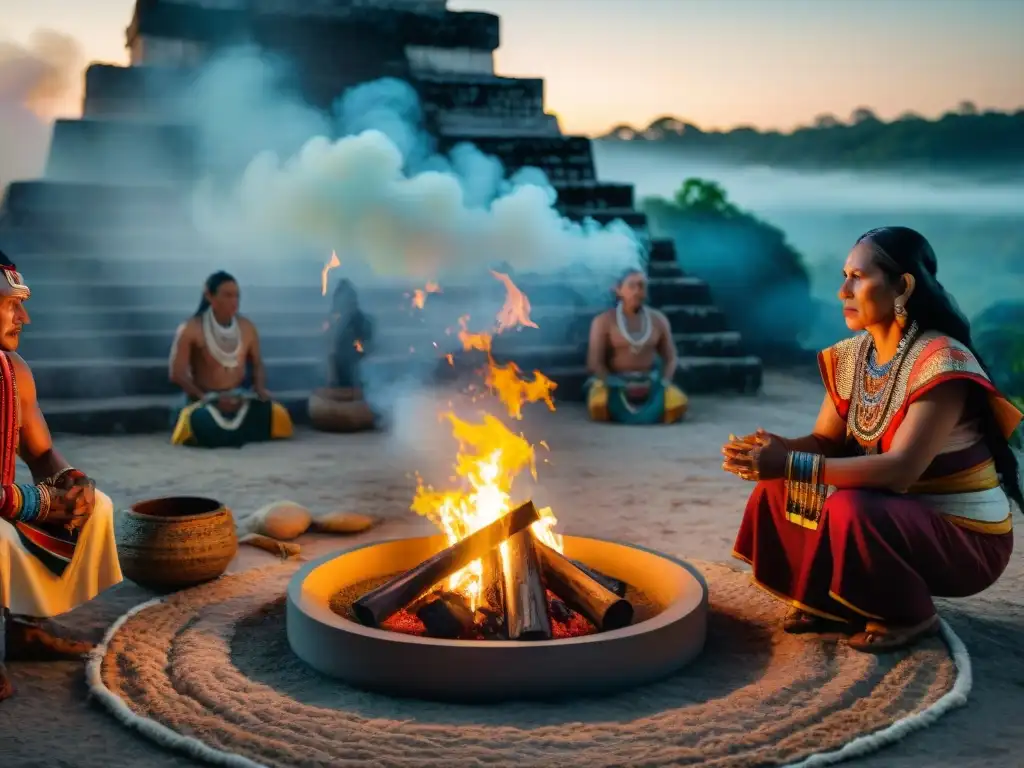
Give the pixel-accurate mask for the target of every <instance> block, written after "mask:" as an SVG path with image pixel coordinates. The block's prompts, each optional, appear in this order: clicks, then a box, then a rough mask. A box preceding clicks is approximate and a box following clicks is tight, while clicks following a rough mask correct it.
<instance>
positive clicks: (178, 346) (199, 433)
mask: <svg viewBox="0 0 1024 768" xmlns="http://www.w3.org/2000/svg"><path fill="white" fill-rule="evenodd" d="M238 298H239V291H238V283H237V282H236V281H235V278H233V277H232V276H231V275H229V274H228V273H227V272H215V273H214V274H212V275H210V276H209V277H208V278H207V280H206V288H205V290H204V291H203V298H202V300H201V301H200V302H199V308H198V309H197V310H196V313H195V315H194V316H192V317H191V318H189V319H188V320H187V321H185V322H184V323H182V324H181V325H180V326H178V330H177V333H176V334H175V337H174V343H173V344H172V345H171V359H170V378H171V381H172V382H174V383H175V384H177V385H178V386H179V387H181V389H182V390H184V392H185V396H186V398H187V404H186V405H185V407H183V408H182V409H181V410H180V411H179V412H178V414H177V416H176V425H175V427H174V433H173V435H172V436H171V442H172V443H173V444H174V445H195V446H201V447H203V448H220V447H225V446H230V447H235V448H238V447H241V446H243V445H245V444H246V443H253V442H262V441H265V440H274V439H281V438H287V437H291V436H292V432H293V429H294V428H293V426H292V420H291V417H290V416H289V415H288V411H287V410H285V408H284V407H283V406H282V405H279V404H278V403H274V402H271V400H270V393H269V392H267V389H266V382H265V379H266V372H265V371H264V368H263V359H262V357H261V356H260V340H259V335H258V334H257V333H256V326H254V325H253V324H252V322H251V321H250V320H249V319H248V318H246V317H242V316H241V315H239V314H238ZM246 364H249V365H251V366H252V382H253V385H252V388H251V389H250V388H248V387H246V386H245V385H246V378H247V377H246Z"/></svg>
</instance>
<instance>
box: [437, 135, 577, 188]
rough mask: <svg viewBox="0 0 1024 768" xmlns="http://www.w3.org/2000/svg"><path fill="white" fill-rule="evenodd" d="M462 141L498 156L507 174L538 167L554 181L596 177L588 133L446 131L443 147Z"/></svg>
mask: <svg viewBox="0 0 1024 768" xmlns="http://www.w3.org/2000/svg"><path fill="white" fill-rule="evenodd" d="M461 142H469V143H470V144H474V145H476V146H477V147H478V148H479V149H480V151H482V152H484V153H485V154H488V155H494V156H495V157H497V158H498V159H499V160H500V161H501V163H502V165H503V166H504V167H505V172H506V173H507V174H512V173H514V172H515V171H518V170H519V169H521V168H527V167H529V168H539V169H541V170H542V171H544V172H545V173H546V174H547V176H548V179H550V180H551V182H552V183H554V184H558V183H561V182H569V181H571V182H578V181H584V182H589V181H595V180H596V174H595V170H594V154H593V150H592V147H591V144H590V139H589V138H587V137H586V136H552V137H534V136H531V137H499V136H487V137H481V136H458V135H447V136H444V137H443V139H442V141H441V149H442V150H443V151H447V150H449V149H451V147H453V146H455V145H456V144H459V143H461Z"/></svg>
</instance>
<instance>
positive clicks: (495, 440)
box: [412, 272, 562, 610]
mask: <svg viewBox="0 0 1024 768" xmlns="http://www.w3.org/2000/svg"><path fill="white" fill-rule="evenodd" d="M492 274H493V275H494V276H495V278H497V279H498V280H501V281H502V282H503V283H504V284H505V290H506V298H505V304H504V306H503V307H502V308H501V311H500V312H499V313H498V315H497V318H496V319H497V325H496V328H495V331H494V333H501V332H503V331H506V330H509V329H510V328H515V327H520V326H526V327H530V328H536V327H537V325H536V324H535V323H533V321H532V320H530V301H529V299H527V298H526V296H525V295H524V294H523V293H522V292H521V291H520V290H519V289H518V288H517V287H516V285H515V283H513V282H512V280H511V279H510V278H509V276H508V275H505V274H502V273H500V272H492ZM458 338H459V341H460V342H461V343H462V348H463V349H464V350H466V351H470V350H477V351H480V352H484V353H486V355H487V370H486V373H485V382H486V384H487V386H488V387H489V388H490V389H491V391H492V392H495V393H496V394H497V395H498V397H499V399H500V400H501V402H502V403H503V404H504V405H505V407H506V409H507V410H508V412H509V415H510V416H511V417H512V418H514V419H521V418H522V407H523V405H524V404H526V403H533V402H543V403H544V404H545V405H547V406H548V408H550V409H551V410H554V409H555V404H554V401H553V399H552V392H553V391H554V389H555V387H556V386H557V385H556V384H555V382H553V381H552V380H551V379H549V378H548V377H546V376H544V375H543V374H542V373H541V372H540V371H534V372H533V375H534V379H533V381H525V380H523V379H522V378H520V375H519V374H520V370H519V367H518V366H516V364H515V363H508V364H507V365H499V364H497V363H496V362H495V361H494V359H493V357H492V356H491V341H492V338H493V336H492V334H491V333H472V332H470V330H469V316H468V315H464V316H462V317H460V318H459V332H458ZM447 357H448V362H449V363H453V359H452V356H451V355H448V356H447ZM443 418H447V419H448V421H449V422H450V423H451V425H452V434H453V436H454V437H455V439H456V441H457V442H458V444H459V450H458V453H457V454H456V459H455V475H456V477H457V478H459V479H460V480H461V481H462V484H463V489H461V490H450V491H438V490H435V489H434V488H432V487H430V486H426V485H424V484H423V482H422V480H420V481H419V483H418V484H417V489H416V495H415V497H414V498H413V502H412V509H413V511H415V512H416V513H418V514H420V515H423V516H424V517H426V518H427V519H429V520H431V521H433V522H434V523H435V524H436V525H437V526H438V527H439V528H440V529H441V530H442V531H443V532H444V535H445V537H446V538H447V540H448V544H449V545H451V544H455V543H456V542H458V541H461V540H462V539H464V538H465V537H466V536H468V535H470V534H471V533H473V532H474V531H477V530H479V529H480V528H483V527H484V526H486V525H489V524H490V523H492V522H494V521H495V520H497V519H498V518H500V517H502V516H503V515H506V514H508V513H509V511H511V509H512V502H511V493H512V484H513V482H514V480H515V478H516V477H517V476H518V475H519V473H520V472H522V471H523V470H524V469H527V468H529V470H530V474H531V476H533V477H534V479H536V476H537V468H536V458H535V455H534V450H533V446H532V445H530V444H529V443H528V442H527V441H526V439H525V438H524V437H523V436H522V435H516V434H514V433H512V432H511V431H510V430H509V429H508V428H507V427H506V426H505V425H504V424H503V423H502V422H501V420H499V419H497V418H495V417H494V416H491V415H489V414H487V415H484V417H483V421H482V422H481V423H479V424H471V423H469V422H466V421H463V420H461V419H459V418H458V417H457V416H455V414H454V413H450V412H449V413H445V414H443ZM541 445H543V446H544V447H545V448H547V445H546V444H545V443H543V442H542V443H541ZM539 511H540V516H541V519H540V520H538V521H537V522H535V523H534V524H533V525H532V527H531V531H532V532H533V535H535V536H536V537H537V539H538V540H539V541H541V542H543V543H545V544H547V545H548V546H550V547H552V548H553V549H555V550H557V551H559V552H561V551H562V537H561V536H560V535H558V534H557V533H555V532H554V530H553V528H554V526H555V524H556V523H557V522H558V521H557V519H556V518H555V516H554V513H553V512H552V511H551V509H550V508H547V507H545V508H543V509H541V510H539ZM499 552H500V553H501V557H502V559H503V561H505V560H507V557H508V543H507V542H503V543H502V544H501V545H500V549H499ZM483 579H484V564H483V561H481V560H476V561H474V562H472V563H470V564H469V565H468V566H466V567H465V568H463V569H462V570H461V571H458V572H457V573H455V574H453V575H452V576H451V577H450V578H449V579H448V589H449V590H450V591H452V592H458V593H460V594H462V595H465V596H466V597H467V598H468V599H469V601H470V604H471V607H472V608H473V609H474V610H475V609H476V607H477V606H478V605H479V603H480V600H481V596H482V591H483V589H484V583H483Z"/></svg>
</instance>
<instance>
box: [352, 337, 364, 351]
mask: <svg viewBox="0 0 1024 768" xmlns="http://www.w3.org/2000/svg"><path fill="white" fill-rule="evenodd" d="M353 346H355V348H356V352H362V351H363V342H361V341H360V340H359V339H356V343H355V344H354V345H353Z"/></svg>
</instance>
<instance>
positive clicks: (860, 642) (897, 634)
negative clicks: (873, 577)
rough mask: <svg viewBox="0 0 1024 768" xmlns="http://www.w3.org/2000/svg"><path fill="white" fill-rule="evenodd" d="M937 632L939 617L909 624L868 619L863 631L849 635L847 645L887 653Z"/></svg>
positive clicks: (861, 649)
mask: <svg viewBox="0 0 1024 768" xmlns="http://www.w3.org/2000/svg"><path fill="white" fill-rule="evenodd" d="M938 632H939V617H938V616H937V615H936V616H932V617H931V618H928V619H925V620H924V621H922V622H920V623H918V624H913V625H911V626H900V625H896V624H882V623H880V622H876V621H869V622H868V624H867V626H866V627H865V628H864V631H863V632H858V633H857V634H856V635H854V636H853V637H851V638H850V639H849V641H848V643H847V644H848V645H849V646H850V647H851V648H853V650H855V651H861V652H862V653H889V652H890V651H898V650H900V649H902V648H909V647H910V646H912V645H914V644H915V643H917V642H919V641H920V640H923V639H924V638H926V637H931V636H932V635H936V634H938Z"/></svg>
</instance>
